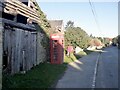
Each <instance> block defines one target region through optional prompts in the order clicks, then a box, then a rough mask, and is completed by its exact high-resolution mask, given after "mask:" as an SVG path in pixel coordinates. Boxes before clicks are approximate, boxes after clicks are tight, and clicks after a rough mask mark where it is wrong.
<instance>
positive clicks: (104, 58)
mask: <svg viewBox="0 0 120 90" xmlns="http://www.w3.org/2000/svg"><path fill="white" fill-rule="evenodd" d="M96 88H118V49H117V47H109V48H106V49H104V52H103V53H102V54H101V56H100V58H99V64H98V71H97V77H96Z"/></svg>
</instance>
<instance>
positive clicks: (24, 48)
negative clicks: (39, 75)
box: [3, 25, 37, 74]
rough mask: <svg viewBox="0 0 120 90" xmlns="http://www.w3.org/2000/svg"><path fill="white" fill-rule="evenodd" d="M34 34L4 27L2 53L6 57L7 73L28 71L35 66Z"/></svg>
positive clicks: (35, 43)
mask: <svg viewBox="0 0 120 90" xmlns="http://www.w3.org/2000/svg"><path fill="white" fill-rule="evenodd" d="M36 35H37V34H36V32H31V31H28V30H23V29H20V28H15V27H14V28H13V27H10V26H9V25H8V26H7V25H5V27H4V33H3V38H4V40H3V52H4V54H6V55H7V60H8V65H7V72H10V73H13V74H14V73H18V72H20V71H27V70H30V69H31V68H32V67H33V66H35V65H36V64H37V59H36V58H37V56H36V52H37V51H36V45H37V42H36Z"/></svg>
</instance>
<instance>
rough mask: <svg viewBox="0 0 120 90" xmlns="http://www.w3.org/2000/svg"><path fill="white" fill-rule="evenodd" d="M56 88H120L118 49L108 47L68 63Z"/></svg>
mask: <svg viewBox="0 0 120 90" xmlns="http://www.w3.org/2000/svg"><path fill="white" fill-rule="evenodd" d="M55 87H56V88H118V49H117V47H112V46H111V47H108V48H106V49H104V50H103V51H102V53H101V54H100V53H99V52H94V53H91V54H90V55H87V56H85V57H83V58H80V60H77V61H75V62H72V63H70V64H69V65H68V69H67V70H66V72H65V74H64V76H63V77H62V78H61V79H60V80H58V82H57V84H56V86H55Z"/></svg>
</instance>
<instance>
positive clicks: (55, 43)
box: [50, 34, 64, 64]
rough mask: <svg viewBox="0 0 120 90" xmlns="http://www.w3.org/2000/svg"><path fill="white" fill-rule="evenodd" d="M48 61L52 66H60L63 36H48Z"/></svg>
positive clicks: (62, 56) (62, 54) (62, 55)
mask: <svg viewBox="0 0 120 90" xmlns="http://www.w3.org/2000/svg"><path fill="white" fill-rule="evenodd" d="M50 59H51V63H52V64H62V63H63V59H64V35H63V34H52V35H51V36H50Z"/></svg>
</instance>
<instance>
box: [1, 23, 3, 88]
mask: <svg viewBox="0 0 120 90" xmlns="http://www.w3.org/2000/svg"><path fill="white" fill-rule="evenodd" d="M2 30H3V27H2V22H0V89H1V88H2V40H3V39H2Z"/></svg>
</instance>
